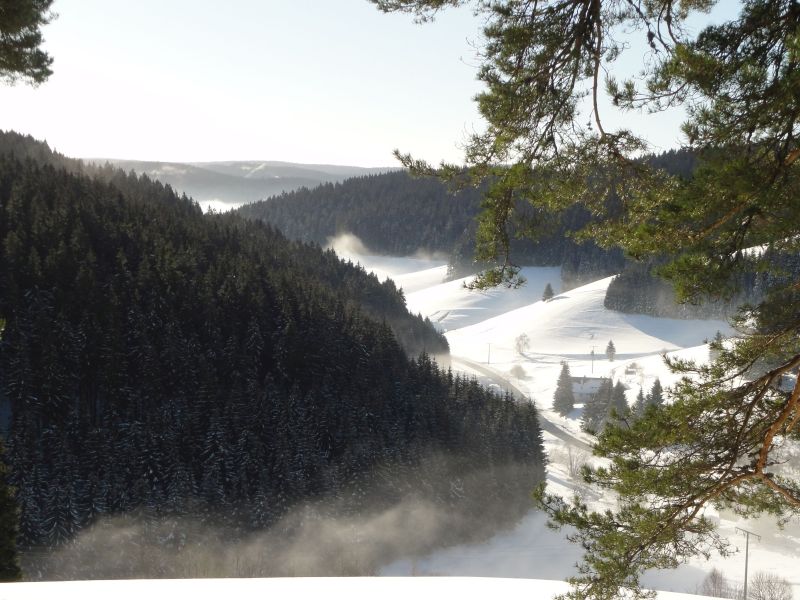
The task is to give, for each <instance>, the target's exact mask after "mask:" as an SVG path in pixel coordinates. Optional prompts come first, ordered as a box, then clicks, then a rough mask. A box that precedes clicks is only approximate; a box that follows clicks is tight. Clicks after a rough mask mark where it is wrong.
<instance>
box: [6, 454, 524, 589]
mask: <svg viewBox="0 0 800 600" xmlns="http://www.w3.org/2000/svg"><path fill="white" fill-rule="evenodd" d="M457 462H459V463H462V464H463V461H457ZM453 464H454V463H453V462H452V461H450V460H449V456H448V455H444V454H434V455H431V456H429V457H427V458H425V459H424V460H422V461H421V463H420V467H419V468H420V469H424V470H426V472H427V473H428V477H426V478H425V479H424V481H427V484H423V486H425V487H426V489H415V482H416V481H417V479H416V478H414V477H413V476H411V477H407V476H409V468H408V467H404V468H400V469H393V468H392V467H391V466H386V465H384V466H380V467H377V468H378V469H380V476H381V479H382V481H381V483H380V484H379V486H378V487H379V488H380V489H376V488H370V489H361V488H360V487H357V488H356V489H353V490H347V491H342V492H340V494H339V495H338V496H337V497H327V498H322V499H318V500H315V501H311V502H305V503H300V504H297V505H295V506H294V507H293V508H291V509H289V510H288V512H287V513H286V514H285V515H284V516H283V517H282V518H280V519H279V520H278V521H277V522H275V523H274V524H273V525H271V526H269V527H267V528H264V529H260V530H253V529H252V528H251V527H250V526H249V525H248V524H247V521H248V520H249V519H248V515H246V514H239V515H238V516H239V517H242V524H241V525H240V526H238V527H233V526H225V527H221V526H216V525H214V522H215V521H214V517H213V515H211V514H205V513H204V511H202V510H200V511H199V512H200V513H201V514H203V518H202V521H201V519H200V518H193V517H182V516H170V515H169V514H161V515H156V514H154V513H153V512H151V511H149V510H148V509H143V510H142V511H140V512H139V513H138V514H137V513H127V514H124V515H117V516H109V517H102V518H99V519H98V520H97V522H96V523H95V524H94V525H92V526H90V527H88V528H86V529H84V530H83V531H81V532H80V533H79V534H78V535H76V536H75V537H74V538H73V539H72V540H71V541H69V542H67V543H65V544H63V545H62V546H59V547H57V548H55V549H51V550H47V551H37V550H28V551H24V552H22V555H21V563H22V564H21V566H22V569H23V573H24V574H25V579H26V580H28V581H61V580H90V579H92V580H93V579H139V578H198V577H202V578H213V577H296V576H301V577H320V576H365V575H376V574H378V573H379V572H380V569H381V568H382V567H385V566H386V565H388V564H391V563H393V562H396V561H398V560H402V559H403V558H404V557H408V556H425V555H428V554H430V553H431V552H433V551H435V550H436V549H437V548H443V547H447V546H452V545H456V544H460V543H465V542H468V541H473V542H477V541H480V540H486V539H489V538H490V537H491V536H492V535H494V534H495V533H496V531H497V530H498V529H499V530H504V529H505V530H509V529H510V528H512V527H514V526H515V525H516V523H517V522H518V521H519V519H520V518H522V516H523V515H524V514H525V512H526V510H527V509H528V507H529V503H530V500H529V498H528V496H527V494H526V493H524V492H523V493H519V494H515V498H509V497H508V496H507V495H505V494H492V493H490V492H491V490H492V489H493V488H494V489H497V487H500V488H502V489H508V485H507V484H508V483H509V482H513V483H514V485H516V486H517V487H519V482H525V481H526V480H530V481H529V484H525V489H527V487H528V486H529V487H530V488H531V489H532V488H533V487H534V485H535V484H536V482H535V481H534V480H533V479H532V478H531V472H530V469H529V467H526V466H525V465H514V464H509V465H506V466H504V467H499V466H496V467H495V468H494V469H493V470H492V471H491V472H490V471H483V470H475V471H472V472H469V473H461V474H460V477H456V476H454V475H452V476H451V473H452V472H453V471H454V466H453ZM451 477H453V478H454V479H453V480H452V481H451ZM428 480H430V481H428ZM453 481H456V482H458V483H460V484H461V487H460V490H461V491H462V492H463V491H464V490H466V494H459V496H458V500H457V501H453V497H452V495H451V494H449V493H448V492H449V491H452V489H453V487H452V486H453ZM504 482H505V483H504ZM437 483H442V484H443V485H441V486H436V484H437ZM417 487H418V486H417ZM427 488H430V489H427ZM434 488H436V489H434ZM236 510H237V509H236V507H235V506H231V507H230V508H229V509H227V512H235V511H236ZM405 574H407V575H408V574H411V572H410V571H409V572H408V573H405ZM0 596H2V594H0Z"/></svg>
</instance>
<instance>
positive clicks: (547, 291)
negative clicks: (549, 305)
mask: <svg viewBox="0 0 800 600" xmlns="http://www.w3.org/2000/svg"><path fill="white" fill-rule="evenodd" d="M554 295H555V294H554V293H553V286H552V285H550V283H548V284H547V285H546V286H544V292H543V293H542V300H544V301H545V302H547V301H548V300H550V299H551V298H552V297H553V296H554Z"/></svg>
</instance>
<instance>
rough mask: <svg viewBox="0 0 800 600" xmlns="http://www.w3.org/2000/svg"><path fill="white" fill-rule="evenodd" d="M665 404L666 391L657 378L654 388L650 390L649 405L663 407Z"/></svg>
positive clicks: (648, 395)
mask: <svg viewBox="0 0 800 600" xmlns="http://www.w3.org/2000/svg"><path fill="white" fill-rule="evenodd" d="M663 403H664V389H663V388H662V387H661V380H659V378H658V377H656V380H655V381H654V382H653V387H652V388H650V393H649V394H647V404H649V405H653V406H661V405H662V404H663Z"/></svg>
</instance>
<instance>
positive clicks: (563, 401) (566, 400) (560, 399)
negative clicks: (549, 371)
mask: <svg viewBox="0 0 800 600" xmlns="http://www.w3.org/2000/svg"><path fill="white" fill-rule="evenodd" d="M574 407H575V394H574V393H573V390H572V377H571V376H570V373H569V365H568V364H567V363H566V361H564V362H562V363H561V374H560V375H559V376H558V383H557V384H556V392H555V394H554V395H553V410H555V411H556V412H557V413H558V414H560V415H562V416H566V415H568V414H569V413H570V412H572V409H573V408H574Z"/></svg>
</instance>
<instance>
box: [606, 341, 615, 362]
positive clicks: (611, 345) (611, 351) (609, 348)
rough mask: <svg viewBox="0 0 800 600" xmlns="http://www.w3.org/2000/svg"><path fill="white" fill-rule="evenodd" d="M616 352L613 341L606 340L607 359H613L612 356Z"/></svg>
mask: <svg viewBox="0 0 800 600" xmlns="http://www.w3.org/2000/svg"><path fill="white" fill-rule="evenodd" d="M616 354H617V349H616V348H615V347H614V341H613V340H608V345H607V346H606V357H607V358H608V360H609V361H611V362H613V361H614V356H616Z"/></svg>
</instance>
